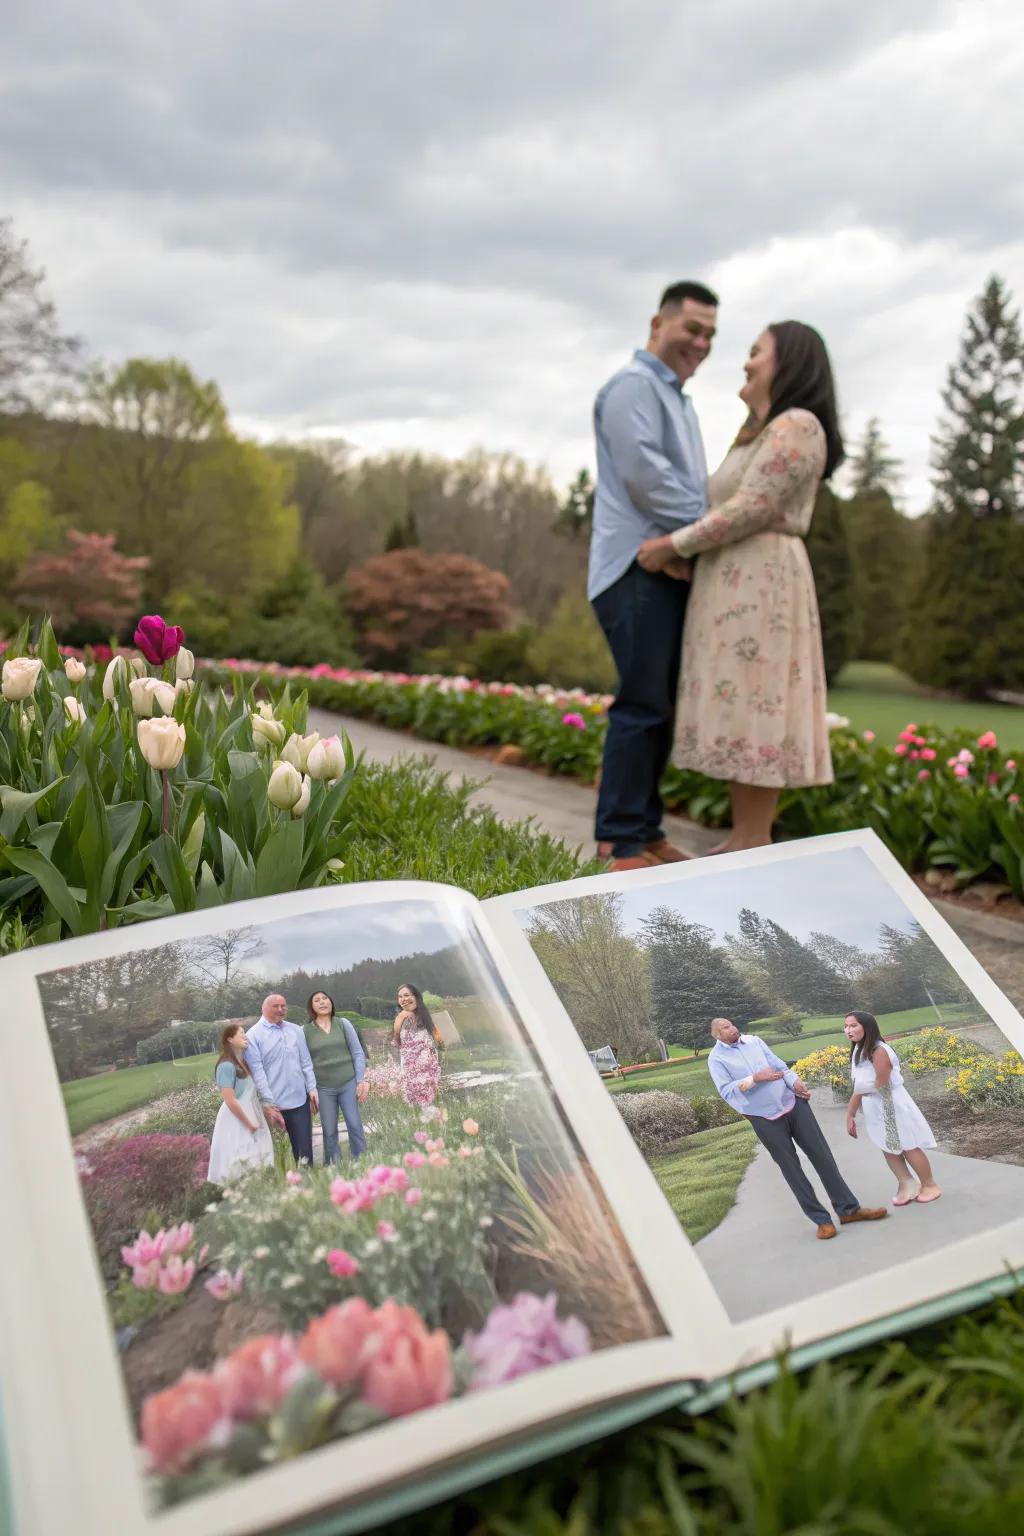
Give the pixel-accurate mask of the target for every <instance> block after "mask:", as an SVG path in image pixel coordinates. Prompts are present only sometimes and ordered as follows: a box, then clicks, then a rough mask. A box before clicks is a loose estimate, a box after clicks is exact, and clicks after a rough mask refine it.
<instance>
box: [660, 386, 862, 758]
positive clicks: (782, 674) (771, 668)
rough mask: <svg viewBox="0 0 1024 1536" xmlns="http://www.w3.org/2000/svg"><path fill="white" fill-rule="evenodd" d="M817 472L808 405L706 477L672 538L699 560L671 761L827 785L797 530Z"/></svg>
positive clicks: (817, 647) (806, 578) (809, 602)
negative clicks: (703, 496) (700, 496)
mask: <svg viewBox="0 0 1024 1536" xmlns="http://www.w3.org/2000/svg"><path fill="white" fill-rule="evenodd" d="M824 468H825V434H824V432H823V431H822V428H821V425H820V423H819V422H818V419H817V417H816V416H813V415H812V414H811V412H810V411H805V410H799V409H794V410H791V411H786V412H784V413H783V414H782V415H781V416H777V417H776V418H775V420H774V421H772V422H770V423H769V424H768V426H767V427H765V428H764V430H763V431H762V432H761V433H760V434H759V436H758V437H757V438H756V439H755V440H754V442H752V443H748V444H746V445H745V446H743V447H738V448H733V449H731V450H730V452H729V453H728V454H727V455H726V457H725V459H724V460H723V462H722V464H721V467H720V468H719V469H718V470H717V471H716V472H715V474H714V475H712V477H711V481H710V485H709V494H710V500H711V510H710V511H709V512H708V514H707V516H706V517H703V518H701V519H700V520H699V521H698V522H696V523H691V524H690V525H689V526H688V527H686V528H681V529H679V530H677V532H675V533H674V534H673V535H672V545H673V548H674V549H675V550H676V551H677V553H678V554H680V555H684V556H686V557H691V556H694V555H699V556H700V559H699V560H698V561H697V563H696V568H695V571H694V577H693V589H692V591H691V593H690V600H689V603H688V605H687V610H686V629H685V632H684V638H683V664H682V670H681V673H680V684H679V699H678V705H677V709H676V739H675V749H674V752H673V759H674V761H675V762H676V763H677V764H678V766H679V767H680V768H691V769H695V770H696V771H697V772H699V773H705V774H708V775H709V776H710V777H711V778H715V779H730V780H734V781H736V782H737V783H740V784H757V785H763V786H765V787H771V788H783V787H785V786H788V785H791V786H798V785H808V784H830V783H831V782H832V756H831V752H830V750H829V742H828V727H827V725H826V723H825V662H824V657H823V654H822V648H821V621H820V619H819V617H818V599H817V594H816V593H815V590H814V576H813V575H812V573H811V565H810V561H809V560H808V558H807V550H806V549H805V548H804V542H803V540H804V536H805V535H806V533H807V530H808V529H809V528H810V525H811V517H812V514H813V512H814V500H815V496H816V495H817V491H818V485H819V483H820V481H821V477H822V473H823V472H824Z"/></svg>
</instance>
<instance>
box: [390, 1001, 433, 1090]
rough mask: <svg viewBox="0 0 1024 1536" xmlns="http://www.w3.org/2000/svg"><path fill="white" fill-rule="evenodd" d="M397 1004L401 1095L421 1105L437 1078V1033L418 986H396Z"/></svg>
mask: <svg viewBox="0 0 1024 1536" xmlns="http://www.w3.org/2000/svg"><path fill="white" fill-rule="evenodd" d="M398 1007H399V1012H398V1014H397V1016H396V1018H395V1022H394V1026H393V1030H394V1040H395V1042H396V1043H397V1045H398V1047H399V1052H400V1059H401V1063H402V1097H403V1098H404V1099H405V1102H406V1103H407V1104H418V1105H419V1106H420V1107H421V1108H425V1107H426V1106H427V1105H428V1104H433V1102H434V1099H435V1097H436V1095H437V1085H438V1083H439V1082H440V1081H441V1059H440V1057H439V1056H438V1053H437V1046H438V1039H439V1037H438V1034H437V1031H436V1030H435V1028H434V1021H433V1019H432V1018H431V1017H430V1009H429V1008H428V1007H427V1006H426V1004H425V1003H424V1001H423V993H422V992H421V991H420V990H419V988H418V987H409V986H402V987H399V989H398Z"/></svg>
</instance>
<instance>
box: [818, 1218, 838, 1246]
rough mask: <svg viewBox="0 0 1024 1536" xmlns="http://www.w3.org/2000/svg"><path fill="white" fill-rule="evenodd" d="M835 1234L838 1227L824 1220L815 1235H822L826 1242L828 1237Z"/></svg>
mask: <svg viewBox="0 0 1024 1536" xmlns="http://www.w3.org/2000/svg"><path fill="white" fill-rule="evenodd" d="M835 1235H836V1229H835V1227H834V1226H833V1225H832V1223H831V1222H830V1221H826V1222H824V1223H823V1225H822V1226H820V1227H819V1228H818V1230H817V1232H816V1233H815V1236H816V1237H820V1238H821V1240H822V1242H824V1241H825V1239H826V1238H829V1237H835Z"/></svg>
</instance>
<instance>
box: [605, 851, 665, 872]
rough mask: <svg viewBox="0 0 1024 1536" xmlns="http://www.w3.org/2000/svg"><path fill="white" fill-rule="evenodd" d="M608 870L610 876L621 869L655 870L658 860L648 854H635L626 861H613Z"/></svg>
mask: <svg viewBox="0 0 1024 1536" xmlns="http://www.w3.org/2000/svg"><path fill="white" fill-rule="evenodd" d="M608 868H609V870H610V872H611V873H612V874H618V872H619V871H620V870H623V869H657V868H658V860H657V859H655V858H652V857H651V855H650V854H649V853H637V854H633V855H632V856H631V857H630V858H628V859H613V860H612V862H611V864H610V865H609V866H608Z"/></svg>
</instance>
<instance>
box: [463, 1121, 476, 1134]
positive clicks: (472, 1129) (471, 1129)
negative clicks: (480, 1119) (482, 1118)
mask: <svg viewBox="0 0 1024 1536" xmlns="http://www.w3.org/2000/svg"><path fill="white" fill-rule="evenodd" d="M462 1129H463V1130H464V1131H465V1133H466V1135H467V1136H479V1134H480V1127H479V1126H478V1125H477V1123H476V1121H475V1120H463V1122H462Z"/></svg>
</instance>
